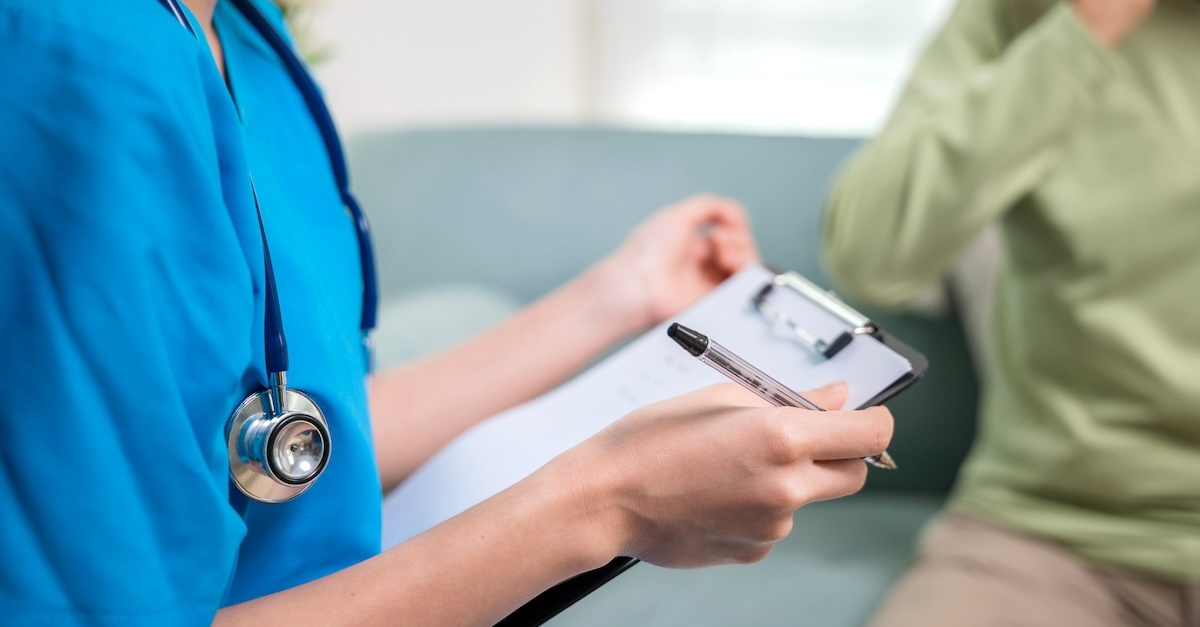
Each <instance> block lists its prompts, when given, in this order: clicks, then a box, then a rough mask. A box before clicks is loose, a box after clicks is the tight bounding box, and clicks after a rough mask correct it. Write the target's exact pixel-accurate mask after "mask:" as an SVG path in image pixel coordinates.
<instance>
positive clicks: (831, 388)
mask: <svg viewBox="0 0 1200 627" xmlns="http://www.w3.org/2000/svg"><path fill="white" fill-rule="evenodd" d="M800 396H803V397H804V398H807V399H808V400H810V401H812V402H813V404H814V405H816V406H817V407H820V408H821V409H824V410H825V411H837V410H839V409H841V408H842V406H843V405H845V404H846V399H848V398H850V386H848V385H846V382H845V381H838V382H836V383H830V384H829V385H826V386H824V387H819V388H816V389H815V390H809V391H807V392H801V393H800Z"/></svg>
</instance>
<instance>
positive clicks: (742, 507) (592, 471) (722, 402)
mask: <svg viewBox="0 0 1200 627" xmlns="http://www.w3.org/2000/svg"><path fill="white" fill-rule="evenodd" d="M805 396H806V397H808V398H811V399H812V400H813V401H814V402H816V403H818V404H819V405H821V406H823V407H830V408H836V407H840V406H841V405H842V403H844V402H845V399H846V389H845V386H844V385H839V386H835V387H832V388H829V389H821V390H815V391H812V392H807V393H805ZM891 435H892V417H891V414H890V413H889V412H888V411H887V410H886V409H884V408H872V409H868V410H863V411H851V412H842V411H828V412H812V411H807V410H803V409H794V408H783V407H764V406H763V402H762V401H761V400H760V399H759V398H758V397H757V396H755V395H753V394H751V393H750V392H748V391H746V390H745V389H743V388H742V387H740V386H738V385H736V384H732V383H729V384H722V385H716V386H713V387H709V388H705V389H703V390H699V391H697V392H693V393H691V394H687V395H684V396H681V397H678V398H675V399H671V400H667V401H664V402H661V403H658V404H655V405H651V406H649V407H646V408H643V409H641V410H638V411H636V412H634V413H632V414H630V415H628V416H626V417H625V418H622V419H621V420H619V421H617V422H616V423H614V424H613V425H611V426H610V427H608V428H607V429H605V430H604V431H602V432H600V433H599V434H597V435H596V436H594V437H592V438H591V439H589V440H588V441H586V442H584V443H583V444H581V445H580V446H578V447H576V448H575V449H572V450H571V451H569V452H568V453H566V454H564V455H563V456H560V457H559V458H558V459H556V460H555V461H554V462H552V463H551V464H550V465H548V466H547V467H546V470H550V469H551V468H553V467H558V469H559V471H563V472H565V473H567V475H568V476H570V477H572V480H573V482H574V483H575V485H578V486H580V487H579V489H580V490H582V491H584V494H583V496H584V498H583V499H582V502H583V503H586V504H588V505H586V509H587V510H588V513H589V515H590V516H591V518H592V519H593V520H595V521H597V523H598V525H597V526H598V529H599V531H598V534H597V535H596V536H593V537H596V538H598V540H599V541H603V542H605V543H606V544H605V545H604V547H605V548H606V549H607V550H608V551H609V552H610V553H611V555H612V556H616V555H628V556H632V557H637V558H640V559H642V560H645V561H648V562H651V563H654V564H658V565H661V566H668V567H680V568H689V567H698V566H706V565H711V564H724V563H746V562H755V561H758V560H761V559H762V558H764V557H766V555H767V553H768V552H769V551H770V550H771V548H772V547H773V546H774V544H775V543H776V542H778V541H779V540H781V539H783V538H784V537H785V536H787V535H788V533H789V532H790V531H791V528H792V514H793V512H794V511H795V510H796V509H797V508H798V507H800V506H802V505H804V504H806V503H812V502H814V501H821V500H826V499H832V498H837V497H840V496H845V495H848V494H852V493H854V492H857V491H858V490H859V489H860V488H861V487H862V486H863V483H864V482H865V480H866V476H867V465H866V464H865V463H864V462H863V461H862V460H861V459H860V458H861V457H865V456H868V455H876V454H879V453H880V452H882V451H883V450H884V449H885V448H887V444H888V441H889V440H890V439H891ZM564 466H565V468H564ZM589 490H590V491H591V492H588V491H589ZM609 542H611V544H607V543H609Z"/></svg>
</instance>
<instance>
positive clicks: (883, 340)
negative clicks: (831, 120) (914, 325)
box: [496, 270, 929, 627]
mask: <svg viewBox="0 0 1200 627" xmlns="http://www.w3.org/2000/svg"><path fill="white" fill-rule="evenodd" d="M772 271H773V272H774V273H775V276H774V278H772V279H771V280H770V281H768V282H767V283H765V284H764V285H763V286H762V287H761V288H760V289H759V290H758V291H757V292H756V293H755V294H754V296H753V298H751V303H750V304H751V305H752V306H753V308H754V310H755V311H757V312H758V313H759V314H760V315H761V316H762V317H763V318H764V319H766V320H768V321H769V322H770V323H771V324H773V325H776V326H778V327H781V328H782V329H785V330H786V333H787V334H788V335H790V336H791V337H792V338H793V339H794V340H795V341H796V342H797V343H799V344H801V345H802V346H803V347H804V348H805V349H806V350H808V351H810V352H811V353H813V354H815V355H819V356H820V357H822V358H824V359H835V358H836V357H837V355H838V354H840V353H841V352H842V351H843V350H844V349H845V348H847V347H848V346H850V345H851V344H852V343H853V342H854V338H855V337H857V336H869V337H871V338H874V339H875V340H877V341H878V342H879V343H880V344H882V345H883V346H885V347H886V348H888V349H890V350H891V351H892V352H894V353H895V354H897V355H899V356H901V357H903V358H904V359H906V360H907V361H908V363H909V365H910V369H909V370H908V372H907V373H905V374H903V375H901V376H900V377H898V378H897V379H896V380H895V381H894V382H892V383H891V384H890V385H888V386H887V387H886V388H884V389H883V390H882V391H880V392H879V393H877V394H875V395H874V396H872V397H871V398H870V399H869V400H867V401H866V402H864V403H861V404H859V406H858V407H856V409H864V408H866V407H872V406H876V405H882V404H884V403H886V402H887V401H889V400H891V399H893V398H895V397H896V396H897V395H899V394H900V393H901V392H903V391H904V390H907V389H908V388H909V387H912V385H913V384H914V383H916V382H917V381H918V380H920V379H921V377H923V376H924V375H925V372H926V371H927V370H928V369H929V360H928V359H926V358H925V356H924V355H922V354H921V353H920V352H919V351H917V350H916V349H914V348H912V347H911V346H909V345H908V344H905V343H904V342H902V341H900V340H899V339H897V338H896V337H894V336H892V335H890V334H888V333H887V332H886V331H885V330H884V329H883V328H881V327H880V326H879V325H877V324H875V322H873V321H872V320H871V319H870V318H869V317H868V316H865V315H863V314H862V313H860V312H859V311H857V310H855V309H854V308H852V307H850V306H849V305H847V304H846V303H845V302H843V301H842V300H841V299H840V298H838V297H837V296H836V295H835V294H833V293H832V292H830V291H827V290H824V289H822V288H820V287H819V286H817V285H816V284H815V283H813V282H812V281H810V280H808V279H807V278H805V277H803V276H801V275H799V274H797V273H795V272H780V271H778V270H772ZM781 292H787V293H790V294H794V295H796V296H799V297H801V298H803V299H805V300H806V301H808V302H810V303H812V304H814V305H816V306H818V307H820V308H821V309H822V310H824V311H825V312H827V313H829V314H830V315H832V316H833V317H835V318H836V319H838V320H840V321H841V322H842V323H843V325H844V328H843V329H842V330H841V332H840V333H837V334H835V335H833V337H826V336H825V335H823V334H821V333H818V332H814V331H811V330H810V329H808V328H806V325H803V324H801V323H799V322H797V321H796V320H795V319H794V317H793V316H791V315H789V314H788V312H787V310H786V309H785V308H784V307H781V306H779V305H778V304H776V298H777V296H778V295H779V294H780V293H781ZM714 335H715V334H714ZM639 561H640V560H638V559H636V558H633V557H617V558H616V559H614V560H612V561H611V562H609V563H608V564H606V565H604V566H601V567H600V568H597V569H595V570H591V571H588V572H585V573H581V574H579V575H576V576H575V577H572V578H570V579H567V580H566V581H563V582H562V583H559V584H558V585H556V586H554V587H552V588H550V589H548V590H546V591H545V592H543V593H541V594H539V595H538V596H536V597H534V598H533V599H531V600H529V601H528V602H527V603H525V604H524V605H522V606H521V607H519V608H517V610H516V611H514V612H513V613H511V614H509V615H508V616H507V617H505V618H504V619H502V620H501V621H500V622H498V623H496V626H497V627H527V626H529V627H532V626H536V625H542V624H544V623H545V622H546V621H548V620H550V619H551V618H553V617H555V616H557V615H558V614H560V613H561V612H562V611H563V610H566V609H567V608H569V607H571V606H572V605H574V604H575V603H577V602H578V601H579V600H581V599H583V598H584V597H586V596H587V595H589V594H591V593H593V592H595V591H596V590H598V589H600V587H601V586H603V585H604V584H606V583H608V582H609V581H612V580H613V579H614V578H615V577H616V576H617V575H620V574H621V573H623V572H625V571H626V570H629V569H630V568H632V567H633V566H634V565H635V564H637V563H638V562H639Z"/></svg>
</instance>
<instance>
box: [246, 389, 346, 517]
mask: <svg viewBox="0 0 1200 627" xmlns="http://www.w3.org/2000/svg"><path fill="white" fill-rule="evenodd" d="M277 399H282V402H279V401H277ZM225 436H226V441H227V443H228V446H229V462H230V467H229V475H230V476H231V477H232V478H233V481H234V483H235V484H237V487H238V489H239V490H241V491H242V492H243V493H245V494H246V496H248V497H250V498H252V499H254V500H256V501H261V502H264V503H282V502H284V501H290V500H292V499H294V498H296V497H297V496H300V495H301V494H303V493H304V491H305V490H307V489H308V488H309V487H310V486H312V484H313V482H314V481H316V479H317V477H319V476H320V475H321V472H323V471H324V470H325V466H326V465H327V464H328V463H329V453H330V439H329V427H328V425H327V423H326V421H325V416H324V415H323V414H322V413H321V410H320V409H319V408H318V407H317V404H316V403H315V402H313V400H312V399H311V398H309V397H308V395H306V394H304V393H303V392H300V391H297V390H291V389H287V388H286V387H284V386H282V385H280V386H270V387H269V388H268V389H266V390H262V391H259V392H255V393H254V394H251V395H250V396H247V397H246V400H244V401H242V403H241V404H240V405H238V407H237V409H236V410H234V412H233V415H232V416H231V417H230V418H229V422H228V423H227V424H226V429H225Z"/></svg>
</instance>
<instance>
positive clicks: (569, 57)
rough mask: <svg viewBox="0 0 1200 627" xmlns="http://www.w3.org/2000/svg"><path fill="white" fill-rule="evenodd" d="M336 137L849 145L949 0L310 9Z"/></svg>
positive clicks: (636, 0)
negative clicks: (744, 137) (519, 136)
mask: <svg viewBox="0 0 1200 627" xmlns="http://www.w3.org/2000/svg"><path fill="white" fill-rule="evenodd" d="M313 1H315V2H316V3H317V4H316V6H315V8H314V9H313V12H312V27H313V29H312V35H313V39H314V40H315V41H316V42H318V43H323V44H324V45H325V46H326V47H327V48H328V50H329V52H330V53H331V56H330V58H329V60H327V61H325V62H324V63H322V64H321V65H320V66H319V67H318V71H317V74H318V78H319V79H320V81H321V82H322V84H323V85H324V86H325V88H326V92H327V95H328V97H329V100H330V102H331V106H332V108H333V111H334V115H335V116H336V117H337V118H338V121H339V123H340V125H341V126H342V128H343V129H344V130H345V131H347V132H350V133H353V132H358V131H362V130H367V129H371V128H376V127H389V126H427V125H458V124H468V125H472V124H506V123H518V124H520V123H551V124H575V123H592V124H617V125H626V126H638V127H653V128H668V129H687V130H722V131H734V132H764V133H806V134H835V135H861V134H866V133H870V132H872V131H873V130H875V129H876V128H878V126H879V125H880V124H881V123H882V121H883V119H884V117H885V115H886V113H887V111H888V110H889V108H890V106H891V103H892V101H893V98H894V96H895V94H896V92H897V91H898V90H899V88H900V87H901V85H902V82H903V79H904V77H905V76H906V75H907V73H908V71H909V69H910V68H911V65H912V63H913V61H914V59H915V57H916V55H917V53H918V52H919V50H920V48H921V46H922V45H923V44H924V42H925V41H926V40H927V38H928V37H929V36H930V35H931V34H932V33H933V32H934V30H935V29H936V28H937V26H938V25H939V24H940V23H941V22H942V21H943V20H944V18H945V15H946V14H947V12H948V10H949V8H950V5H951V3H952V0H905V1H897V0H839V1H838V2H824V1H819V0H424V1H423V0H313Z"/></svg>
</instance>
